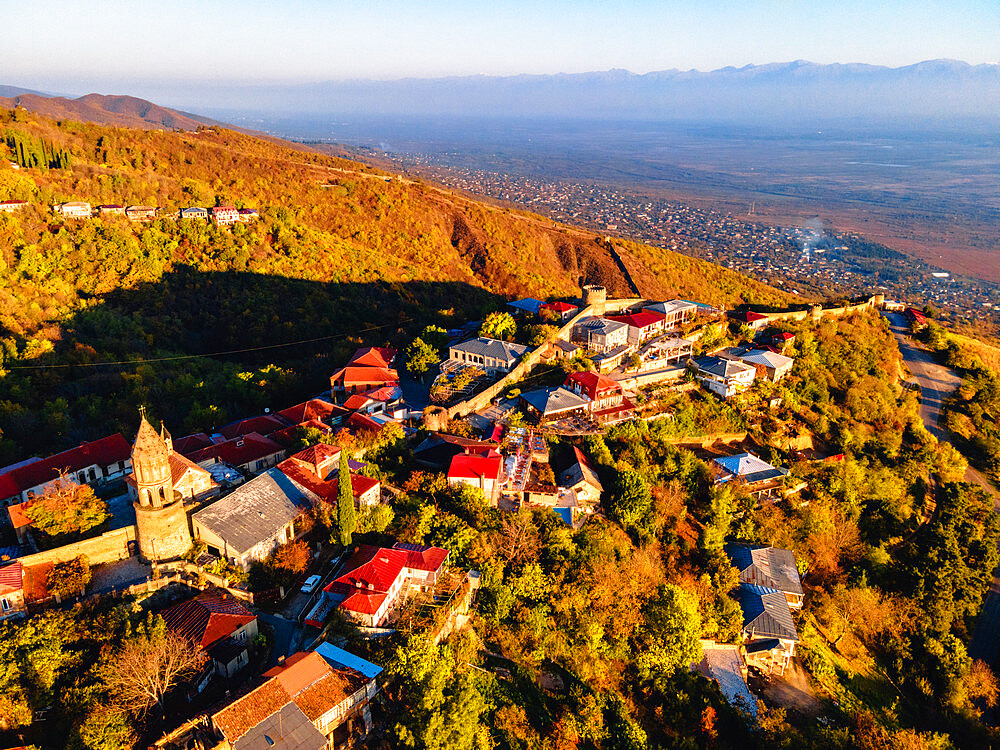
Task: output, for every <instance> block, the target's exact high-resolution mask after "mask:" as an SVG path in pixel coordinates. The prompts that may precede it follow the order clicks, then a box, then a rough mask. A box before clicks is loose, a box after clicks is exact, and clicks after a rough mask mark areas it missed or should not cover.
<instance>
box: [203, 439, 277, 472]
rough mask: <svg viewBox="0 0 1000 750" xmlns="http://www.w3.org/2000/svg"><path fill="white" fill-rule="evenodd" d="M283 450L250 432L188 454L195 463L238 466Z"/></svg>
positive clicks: (268, 440)
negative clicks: (220, 462) (211, 462)
mask: <svg viewBox="0 0 1000 750" xmlns="http://www.w3.org/2000/svg"><path fill="white" fill-rule="evenodd" d="M283 450H284V448H282V447H281V445H279V444H278V443H276V442H274V441H273V440H271V439H270V438H266V437H264V436H263V435H258V434H257V433H255V432H251V433H250V434H249V435H244V436H243V437H239V438H235V439H233V440H227V441H225V442H224V443H218V444H217V445H210V446H209V447H207V448H202V449H201V450H197V451H194V452H193V453H189V454H188V456H187V457H188V458H190V459H191V460H192V461H194V462H195V463H201V462H202V461H209V460H213V461H222V462H223V463H227V464H229V465H230V466H239V465H241V464H247V463H250V462H251V461H256V460H258V459H261V458H264V457H265V456H271V455H274V454H275V453H281V452H282V451H283Z"/></svg>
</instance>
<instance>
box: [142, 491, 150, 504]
mask: <svg viewBox="0 0 1000 750" xmlns="http://www.w3.org/2000/svg"><path fill="white" fill-rule="evenodd" d="M142 497H143V499H144V500H145V502H142V503H140V504H141V505H152V504H153V493H151V492H150V491H149V490H143V491H142Z"/></svg>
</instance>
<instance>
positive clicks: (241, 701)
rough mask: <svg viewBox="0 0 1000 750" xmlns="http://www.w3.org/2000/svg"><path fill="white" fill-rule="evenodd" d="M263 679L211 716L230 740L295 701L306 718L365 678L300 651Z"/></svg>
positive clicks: (341, 699)
mask: <svg viewBox="0 0 1000 750" xmlns="http://www.w3.org/2000/svg"><path fill="white" fill-rule="evenodd" d="M263 676H264V677H265V678H268V679H267V681H266V682H265V683H264V684H263V685H260V686H259V687H257V688H255V689H254V690H252V691H250V692H249V693H247V694H246V695H243V696H242V697H240V698H238V699H236V700H235V701H233V702H232V703H230V704H229V705H228V706H226V707H225V708H224V709H222V710H221V711H219V712H218V713H216V714H214V715H213V716H212V722H213V723H214V724H215V726H216V727H217V728H218V729H219V730H221V731H222V733H223V735H224V736H225V738H226V739H227V740H228V741H229V743H230V744H235V743H236V742H237V741H238V740H239V739H240V738H241V737H243V736H244V735H245V734H246V733H247V732H249V731H250V730H251V729H253V728H254V727H255V726H257V725H258V724H260V723H261V722H262V721H264V720H265V719H267V718H268V717H269V716H272V715H274V714H275V713H277V712H278V711H280V710H281V709H282V708H283V707H285V706H287V705H288V704H289V703H295V705H296V706H298V708H299V710H301V711H302V713H303V714H305V716H306V718H307V719H309V721H316V720H318V719H319V718H320V717H322V716H324V715H325V714H327V713H329V712H330V711H331V710H332V709H334V708H336V707H337V706H339V705H341V704H342V703H343V702H344V701H345V700H346V699H347V698H349V697H350V696H352V695H354V693H355V692H357V691H358V690H359V689H360V688H361V686H362V685H364V684H365V683H367V682H368V681H369V678H367V677H365V676H364V675H363V674H361V672H358V671H357V670H355V669H350V668H340V669H335V668H333V667H332V666H331V665H330V664H329V662H327V661H326V660H325V659H324V658H323V657H322V656H321V655H320V654H319V653H317V652H315V651H309V652H306V651H300V652H299V653H297V654H293V655H292V656H290V657H288V659H286V660H285V662H284V664H281V665H279V666H277V667H274V668H273V669H270V670H268V671H267V672H265V673H264V675H263Z"/></svg>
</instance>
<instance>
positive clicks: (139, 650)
mask: <svg viewBox="0 0 1000 750" xmlns="http://www.w3.org/2000/svg"><path fill="white" fill-rule="evenodd" d="M206 658H207V657H206V656H205V652H204V651H202V650H201V649H200V648H199V647H198V646H197V645H196V644H195V643H192V642H191V641H189V640H188V639H187V638H183V637H180V636H178V635H176V634H173V633H171V632H169V631H168V630H167V629H166V626H165V625H164V624H163V619H162V618H160V617H157V618H156V619H155V620H152V621H150V622H149V623H147V624H146V627H144V628H142V629H140V632H139V633H138V634H137V635H136V636H134V637H133V638H130V639H129V640H127V641H126V642H125V645H124V646H122V648H121V649H120V650H119V651H118V653H117V654H116V655H115V657H114V658H113V659H112V661H111V664H110V668H109V669H108V673H107V676H106V678H105V680H106V682H107V683H108V687H109V688H110V690H111V692H112V693H113V694H114V695H115V696H116V697H117V698H118V700H119V701H120V703H121V704H122V705H123V706H125V707H126V708H129V709H131V710H133V711H135V712H136V713H139V714H143V713H145V712H146V711H148V710H149V709H150V708H152V707H153V706H157V707H159V710H160V714H161V716H162V715H163V714H164V701H165V699H166V697H167V694H168V693H169V692H170V690H171V689H172V688H173V687H174V686H175V685H177V683H178V682H180V681H181V680H182V679H184V678H185V677H188V676H190V675H192V674H194V673H195V672H197V671H198V669H199V668H200V667H201V666H202V665H203V664H204V663H205V660H206Z"/></svg>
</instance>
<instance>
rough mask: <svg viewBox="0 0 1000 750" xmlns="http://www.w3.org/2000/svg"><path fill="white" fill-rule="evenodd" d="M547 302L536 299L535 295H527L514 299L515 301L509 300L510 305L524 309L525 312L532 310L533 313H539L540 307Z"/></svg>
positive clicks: (508, 304)
mask: <svg viewBox="0 0 1000 750" xmlns="http://www.w3.org/2000/svg"><path fill="white" fill-rule="evenodd" d="M544 304H545V303H544V302H542V301H541V300H540V299H535V298H534V297H525V298H524V299H518V300H514V301H513V302H508V303H507V306H508V307H513V308H515V309H517V310H524V311H525V312H530V313H532V314H533V315H537V314H538V310H539V308H541V306H542V305H544Z"/></svg>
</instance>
